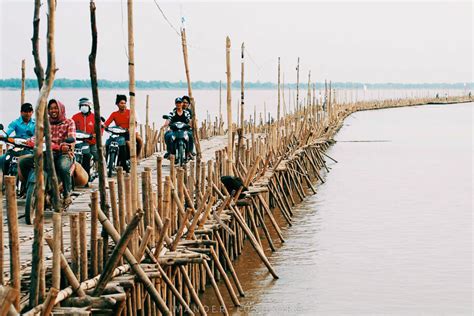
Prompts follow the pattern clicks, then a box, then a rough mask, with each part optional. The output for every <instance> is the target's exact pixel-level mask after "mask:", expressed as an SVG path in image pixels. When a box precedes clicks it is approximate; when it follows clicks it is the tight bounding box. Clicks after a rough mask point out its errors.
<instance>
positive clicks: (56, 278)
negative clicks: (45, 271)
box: [52, 212, 62, 289]
mask: <svg viewBox="0 0 474 316" xmlns="http://www.w3.org/2000/svg"><path fill="white" fill-rule="evenodd" d="M61 222H62V214H61V213H58V212H54V213H53V249H52V250H53V269H52V270H53V271H52V287H54V288H56V289H60V288H61V243H62V223H61Z"/></svg>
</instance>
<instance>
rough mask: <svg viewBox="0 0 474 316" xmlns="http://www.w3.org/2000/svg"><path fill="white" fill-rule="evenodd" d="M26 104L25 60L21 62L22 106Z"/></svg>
mask: <svg viewBox="0 0 474 316" xmlns="http://www.w3.org/2000/svg"><path fill="white" fill-rule="evenodd" d="M23 103H25V60H24V59H23V60H22V61H21V98H20V104H23Z"/></svg>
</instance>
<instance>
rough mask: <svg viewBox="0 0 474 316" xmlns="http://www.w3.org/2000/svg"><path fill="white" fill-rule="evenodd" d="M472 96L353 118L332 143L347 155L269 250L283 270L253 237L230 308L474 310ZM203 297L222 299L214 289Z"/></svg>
mask: <svg viewBox="0 0 474 316" xmlns="http://www.w3.org/2000/svg"><path fill="white" fill-rule="evenodd" d="M473 105H474V104H472V103H470V104H462V105H452V106H424V107H416V108H407V109H391V110H383V111H371V112H361V113H357V114H356V115H353V116H351V117H349V118H348V119H347V121H346V123H345V125H346V126H345V127H344V128H343V129H341V131H340V133H339V134H338V135H337V140H340V142H339V143H337V144H336V145H335V146H333V147H332V148H331V149H330V151H329V152H328V154H329V155H330V156H332V157H334V158H336V159H337V160H338V161H339V163H337V164H334V163H330V164H331V167H332V169H331V172H330V173H329V174H328V175H327V181H326V183H325V184H323V185H320V186H319V188H318V194H317V195H315V196H311V197H309V198H307V199H306V201H305V202H304V203H302V204H300V205H299V207H297V208H295V209H294V214H295V217H294V218H293V223H294V225H293V227H291V228H285V229H284V230H283V231H284V237H285V238H286V242H285V243H284V244H279V243H278V242H277V244H278V249H277V251H276V252H274V253H272V254H271V252H270V251H268V252H267V254H268V255H269V257H270V258H269V259H270V261H271V263H272V265H273V266H274V267H275V269H276V271H277V273H278V274H279V276H280V279H279V280H277V281H274V280H273V279H272V277H271V275H269V274H268V272H267V270H266V269H265V267H264V266H263V265H262V264H261V263H260V261H259V259H258V257H257V256H256V255H255V254H254V252H253V249H252V248H251V247H249V245H248V244H247V248H246V250H245V252H244V255H243V256H241V257H240V258H239V259H238V261H237V262H236V269H237V273H238V275H239V278H240V280H241V283H242V285H243V287H244V290H245V291H246V297H245V298H242V299H241V302H242V304H243V307H242V308H240V309H236V308H233V309H232V310H231V312H232V313H233V314H235V315H249V314H251V315H256V314H260V315H314V314H318V315H381V314H383V315H471V314H472V311H473V307H472V177H473V174H472V165H471V163H472V156H473V139H472V111H473ZM353 140H363V141H364V140H365V142H353ZM370 140H386V141H384V142H371V141H370ZM367 141H368V142H367ZM280 223H282V226H285V225H283V223H284V221H280ZM274 240H276V238H275V239H274ZM264 246H266V243H265V242H264ZM221 291H222V293H223V294H224V295H225V294H226V290H225V288H224V287H223V286H222V285H221ZM225 300H226V302H228V304H229V306H228V307H229V308H231V304H230V302H231V301H230V299H229V297H228V296H226V297H225ZM204 303H205V304H208V305H209V306H211V305H212V304H214V305H215V306H218V303H217V302H216V301H215V299H214V298H213V293H212V291H208V292H207V293H206V296H205V298H204Z"/></svg>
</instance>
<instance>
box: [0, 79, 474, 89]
mask: <svg viewBox="0 0 474 316" xmlns="http://www.w3.org/2000/svg"><path fill="white" fill-rule="evenodd" d="M192 84H193V88H194V89H200V90H203V89H209V90H215V89H219V82H218V81H193V83H192ZM98 85H99V88H102V89H128V81H111V80H104V79H102V80H99V82H98ZM307 85H308V84H307V83H304V82H301V83H300V89H301V90H305V89H307ZM331 86H332V88H335V89H364V88H365V89H471V87H473V86H474V84H473V83H463V82H457V83H390V82H388V83H362V82H333V83H332V84H331ZM54 87H55V88H62V89H86V88H90V87H91V83H90V80H89V79H87V80H81V79H66V78H60V79H56V80H55V81H54ZM187 87H188V86H187V84H186V82H185V81H178V82H170V81H160V80H153V81H143V80H137V81H136V88H137V89H187ZM277 87H278V85H277V84H276V83H274V82H269V81H267V82H260V81H256V82H246V83H245V88H246V89H261V90H265V89H276V88H277ZM0 88H3V89H20V88H21V79H18V78H10V79H0ZM25 88H26V89H38V82H37V81H36V79H26V80H25ZM225 88H226V83H225V82H222V89H225ZM232 88H236V89H237V88H238V89H240V80H236V81H233V82H232ZM285 88H291V89H296V83H288V84H285ZM316 89H324V83H320V82H317V83H316Z"/></svg>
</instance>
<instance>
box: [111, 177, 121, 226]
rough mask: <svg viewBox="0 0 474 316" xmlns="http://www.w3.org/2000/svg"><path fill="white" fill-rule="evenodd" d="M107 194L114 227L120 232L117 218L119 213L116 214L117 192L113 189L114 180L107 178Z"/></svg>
mask: <svg viewBox="0 0 474 316" xmlns="http://www.w3.org/2000/svg"><path fill="white" fill-rule="evenodd" d="M109 196H110V206H111V209H112V219H113V223H114V227H115V229H116V230H117V231H118V232H119V234H120V219H119V214H118V207H117V194H116V190H115V181H114V180H109Z"/></svg>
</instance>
